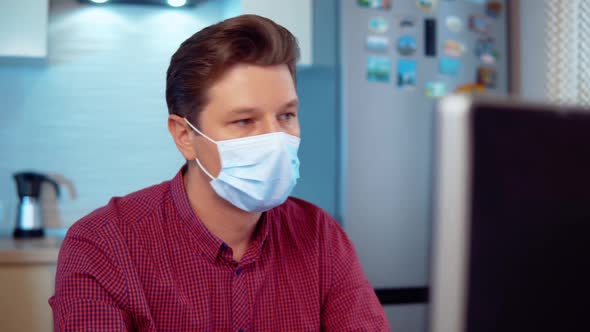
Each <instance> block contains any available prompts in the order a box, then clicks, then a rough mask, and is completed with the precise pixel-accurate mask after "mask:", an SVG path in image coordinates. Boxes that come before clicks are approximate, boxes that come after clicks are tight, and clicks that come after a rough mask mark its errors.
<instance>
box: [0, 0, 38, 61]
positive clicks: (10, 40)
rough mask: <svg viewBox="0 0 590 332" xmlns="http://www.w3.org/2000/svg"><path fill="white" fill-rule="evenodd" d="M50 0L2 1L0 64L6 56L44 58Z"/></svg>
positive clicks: (0, 4)
mask: <svg viewBox="0 0 590 332" xmlns="http://www.w3.org/2000/svg"><path fill="white" fill-rule="evenodd" d="M48 15H49V0H18V1H0V63H1V61H2V58H3V57H9V58H45V57H46V56H47V23H48Z"/></svg>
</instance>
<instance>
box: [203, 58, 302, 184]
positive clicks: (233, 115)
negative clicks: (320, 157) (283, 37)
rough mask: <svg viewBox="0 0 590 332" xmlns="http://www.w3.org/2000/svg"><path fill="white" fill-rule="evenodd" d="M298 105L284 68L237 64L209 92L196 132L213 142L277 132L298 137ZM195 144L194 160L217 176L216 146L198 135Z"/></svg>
mask: <svg viewBox="0 0 590 332" xmlns="http://www.w3.org/2000/svg"><path fill="white" fill-rule="evenodd" d="M298 105H299V103H298V100H297V93H296V90H295V85H294V82H293V78H292V77H291V73H290V72H289V69H288V68H287V66H286V65H279V66H270V67H261V66H256V65H246V64H239V65H236V66H234V67H232V68H231V69H230V70H228V71H227V72H226V73H225V74H224V75H223V76H222V77H221V78H220V79H219V80H217V82H215V83H214V84H213V86H212V87H211V88H210V89H209V91H208V103H207V105H206V106H205V108H204V109H203V110H202V112H201V113H200V115H199V119H198V124H199V130H200V131H201V132H203V133H204V134H205V135H207V136H209V137H210V138H212V139H213V140H215V141H221V140H226V139H233V138H241V137H247V136H254V135H262V134H268V133H272V132H279V131H282V132H285V133H287V134H290V135H293V136H298V137H299V136H300V130H299V119H298V117H297V112H298ZM194 141H195V142H194V147H195V150H196V153H197V158H199V160H200V161H201V163H203V165H204V166H205V168H206V169H207V170H209V172H210V173H212V175H213V176H217V174H218V173H219V171H220V168H221V166H220V162H219V156H218V152H217V149H216V146H215V145H214V144H213V143H211V142H209V141H207V140H206V139H205V138H204V137H201V136H197V135H196V137H195V140H194Z"/></svg>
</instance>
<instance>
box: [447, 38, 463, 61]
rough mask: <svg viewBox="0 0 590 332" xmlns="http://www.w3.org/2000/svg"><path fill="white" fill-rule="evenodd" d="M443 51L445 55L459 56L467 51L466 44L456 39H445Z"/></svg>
mask: <svg viewBox="0 0 590 332" xmlns="http://www.w3.org/2000/svg"><path fill="white" fill-rule="evenodd" d="M443 52H444V54H445V55H448V56H451V57H454V58H458V57H460V56H462V55H463V53H465V45H463V43H461V42H458V41H456V40H447V41H445V44H444V51H443Z"/></svg>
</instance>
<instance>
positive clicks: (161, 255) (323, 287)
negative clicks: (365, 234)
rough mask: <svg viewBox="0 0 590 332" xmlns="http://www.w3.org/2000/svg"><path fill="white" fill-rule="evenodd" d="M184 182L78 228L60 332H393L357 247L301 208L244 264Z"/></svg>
mask: <svg viewBox="0 0 590 332" xmlns="http://www.w3.org/2000/svg"><path fill="white" fill-rule="evenodd" d="M182 173H183V171H182V170H181V171H180V172H179V173H178V174H177V175H176V177H175V178H174V179H172V180H171V181H167V182H163V183H162V184H159V185H156V186H153V187H149V188H146V189H144V190H141V191H139V192H136V193H133V194H130V195H128V196H125V197H118V198H113V199H112V200H111V201H110V202H109V204H108V205H107V206H105V207H102V208H100V209H98V210H96V211H94V212H93V213H91V214H90V215H88V216H86V217H84V218H83V219H81V220H80V221H78V222H77V223H75V224H74V225H73V226H72V227H71V228H70V229H69V231H68V233H67V236H66V238H65V240H64V242H63V244H62V247H61V250H60V254H59V260H58V268H57V276H56V288H55V294H54V296H52V297H51V298H50V299H49V303H50V305H51V307H52V308H53V314H54V322H55V330H56V331H236V332H237V331H242V332H246V331H320V330H322V331H352V330H354V331H388V330H389V327H388V325H387V320H386V317H385V314H384V311H383V308H382V307H381V305H380V304H379V301H378V300H377V297H376V296H375V293H374V292H373V289H372V288H371V286H370V284H369V282H368V281H367V279H366V277H365V276H364V274H363V272H362V270H361V266H360V264H359V261H358V258H357V256H356V254H355V251H354V248H353V245H352V243H351V242H350V240H349V239H348V238H347V236H346V235H345V233H344V231H343V230H342V229H341V227H340V226H339V225H338V224H337V223H336V222H335V221H334V220H333V219H332V218H331V217H330V216H329V215H328V214H327V213H325V212H324V211H323V210H321V209H319V208H318V207H316V206H314V205H312V204H310V203H307V202H305V201H303V200H300V199H296V198H289V199H288V200H287V202H285V203H284V204H282V205H281V206H279V207H276V208H274V209H271V210H269V211H267V212H266V213H264V214H263V215H262V217H261V219H260V220H259V222H258V225H257V228H256V231H255V233H254V237H253V240H252V242H251V244H250V247H249V248H248V249H247V251H246V253H245V254H244V256H243V258H242V259H241V260H240V261H239V262H235V261H234V260H233V259H232V249H231V248H229V247H228V246H227V245H226V244H225V243H223V241H222V240H221V239H219V238H218V237H216V236H215V235H213V234H212V233H211V232H209V231H208V230H207V228H206V227H205V225H204V224H203V223H202V222H201V221H200V220H199V219H198V217H197V216H196V215H195V214H194V212H193V209H192V208H191V206H190V204H189V201H188V197H187V195H186V193H185V190H184V184H183V175H182Z"/></svg>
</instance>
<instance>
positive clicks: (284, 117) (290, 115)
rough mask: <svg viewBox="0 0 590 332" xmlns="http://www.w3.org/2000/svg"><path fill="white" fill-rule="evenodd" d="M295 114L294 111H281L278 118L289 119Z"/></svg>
mask: <svg viewBox="0 0 590 332" xmlns="http://www.w3.org/2000/svg"><path fill="white" fill-rule="evenodd" d="M295 116H296V114H295V113H293V112H289V113H283V114H281V115H279V118H280V119H281V120H291V119H292V118H294V117H295Z"/></svg>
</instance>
